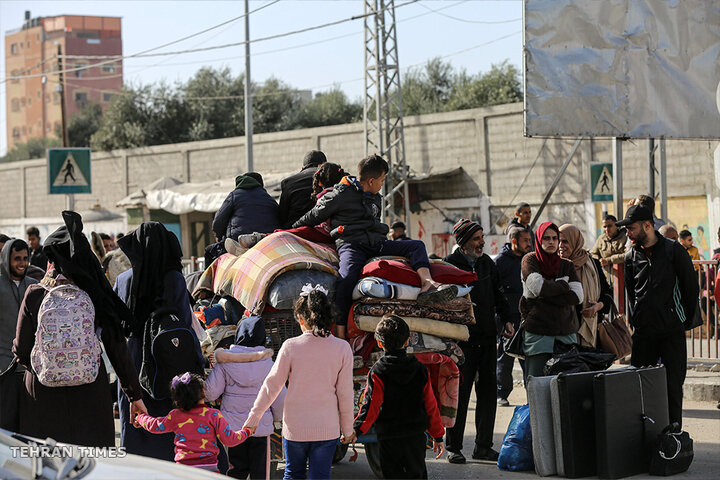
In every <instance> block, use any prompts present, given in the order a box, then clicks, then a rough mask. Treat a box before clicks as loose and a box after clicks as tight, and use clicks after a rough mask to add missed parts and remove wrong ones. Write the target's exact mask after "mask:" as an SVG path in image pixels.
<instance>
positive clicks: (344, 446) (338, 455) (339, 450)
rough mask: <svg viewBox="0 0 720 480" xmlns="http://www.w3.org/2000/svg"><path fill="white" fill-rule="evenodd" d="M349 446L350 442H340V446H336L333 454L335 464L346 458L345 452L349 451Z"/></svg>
mask: <svg viewBox="0 0 720 480" xmlns="http://www.w3.org/2000/svg"><path fill="white" fill-rule="evenodd" d="M348 448H350V444H349V443H338V446H337V447H336V448H335V454H333V459H332V463H333V465H334V464H336V463H338V462H339V461H340V460H342V459H343V458H345V454H346V453H347V451H348Z"/></svg>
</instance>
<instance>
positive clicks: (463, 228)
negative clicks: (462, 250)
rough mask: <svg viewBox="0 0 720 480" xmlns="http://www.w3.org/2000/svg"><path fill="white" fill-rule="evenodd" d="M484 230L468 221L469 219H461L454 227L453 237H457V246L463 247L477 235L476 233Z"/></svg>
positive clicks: (475, 223)
mask: <svg viewBox="0 0 720 480" xmlns="http://www.w3.org/2000/svg"><path fill="white" fill-rule="evenodd" d="M482 229H483V228H482V227H481V226H480V224H479V223H477V222H473V221H472V220H468V219H467V218H461V219H460V221H459V222H457V223H456V224H455V226H454V227H453V235H455V241H456V242H457V244H458V245H460V246H461V247H462V246H463V245H465V244H466V243H467V241H468V240H470V239H471V238H472V236H473V235H475V232H477V231H478V230H482Z"/></svg>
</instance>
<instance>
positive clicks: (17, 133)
mask: <svg viewBox="0 0 720 480" xmlns="http://www.w3.org/2000/svg"><path fill="white" fill-rule="evenodd" d="M18 137H20V129H19V128H17V127H15V128H13V138H18Z"/></svg>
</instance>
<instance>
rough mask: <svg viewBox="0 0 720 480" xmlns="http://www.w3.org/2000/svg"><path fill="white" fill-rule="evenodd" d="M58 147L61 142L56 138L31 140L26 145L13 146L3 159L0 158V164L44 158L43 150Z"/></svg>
mask: <svg viewBox="0 0 720 480" xmlns="http://www.w3.org/2000/svg"><path fill="white" fill-rule="evenodd" d="M60 146H62V142H61V141H60V139H59V138H56V137H48V138H42V137H38V138H31V139H30V140H28V141H27V142H26V143H20V144H17V145H15V146H14V147H13V148H12V149H10V150H9V151H8V152H7V154H6V155H5V156H4V157H0V162H18V161H20V160H31V159H34V158H45V156H46V152H45V150H47V149H48V148H56V147H60Z"/></svg>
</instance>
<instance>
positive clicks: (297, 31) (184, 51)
mask: <svg viewBox="0 0 720 480" xmlns="http://www.w3.org/2000/svg"><path fill="white" fill-rule="evenodd" d="M276 1H279V0H276ZM418 1H419V0H408V1H407V2H405V3H401V4H400V5H397V6H396V7H395V8H396V9H397V8H400V7H404V6H406V5H410V4H412V3H416V2H418ZM370 15H375V13H366V14H360V15H354V16H352V17H349V18H344V19H341V20H336V21H334V22H328V23H324V24H322V25H315V26H312V27H306V28H301V29H299V30H293V31H290V32H285V33H278V34H275V35H269V36H267V37H261V38H256V39H254V40H250V41H249V42H245V41H242V42H234V43H227V44H224V45H215V46H211V47H204V48H195V49H187V50H179V51H175V52H163V53H146V52H149V51H151V50H157V49H158V48H162V47H155V48H153V49H150V50H145V51H143V52H140V53H136V54H133V55H127V56H116V57H112V58H111V59H108V60H105V61H103V62H98V63H93V64H90V65H86V66H83V67H79V68H70V69H65V70H63V71H62V72H61V71H51V72H45V73H42V74H36V75H23V76H14V77H6V78H4V79H3V80H1V81H0V84H2V83H5V82H7V81H8V80H18V79H25V78H34V77H40V76H43V75H54V74H59V73H70V72H76V71H79V70H87V69H89V68H93V67H99V66H101V65H107V64H109V63H113V62H116V61H118V60H124V59H127V58H141V57H160V56H165V55H179V54H183V53H196V52H206V51H209V50H218V49H222V48H229V47H237V46H240V45H245V44H246V43H256V42H264V41H267V40H274V39H277V38H282V37H287V36H290V35H297V34H300V33H305V32H309V31H313V30H319V29H322V28H327V27H332V26H335V25H340V24H342V23H347V22H351V21H355V20H359V19H362V18H365V17H367V16H370ZM223 25H224V23H223ZM74 58H77V56H76V57H74Z"/></svg>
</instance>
